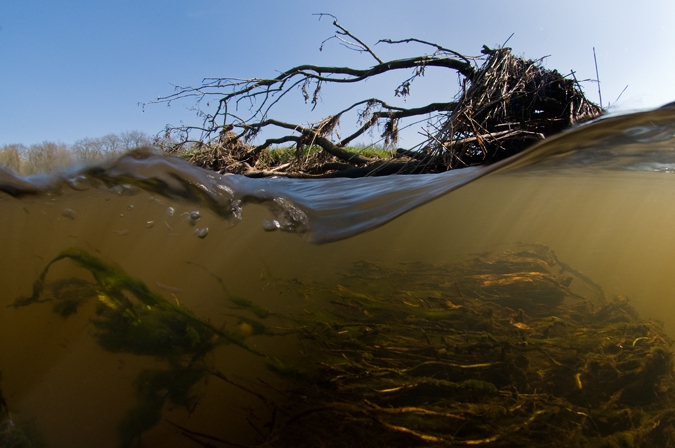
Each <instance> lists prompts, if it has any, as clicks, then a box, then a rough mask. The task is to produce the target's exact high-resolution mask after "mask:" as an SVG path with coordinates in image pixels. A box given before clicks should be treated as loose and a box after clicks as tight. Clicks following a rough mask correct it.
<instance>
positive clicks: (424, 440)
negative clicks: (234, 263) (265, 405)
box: [263, 245, 675, 448]
mask: <svg viewBox="0 0 675 448" xmlns="http://www.w3.org/2000/svg"><path fill="white" fill-rule="evenodd" d="M286 287H287V288H288V289H291V290H295V291H296V292H297V293H298V294H304V295H305V296H306V297H309V298H311V299H312V301H314V302H315V303H316V306H315V309H309V307H308V309H307V310H306V313H305V314H303V315H301V316H299V317H296V318H295V322H296V325H297V327H298V332H299V336H300V337H301V338H302V342H303V346H304V353H305V355H306V359H305V360H304V362H305V366H306V365H307V364H306V363H307V362H309V363H311V364H312V365H313V368H312V369H306V368H305V369H304V370H303V369H293V368H292V366H286V371H287V374H288V375H289V376H292V377H293V378H294V380H295V385H296V388H295V389H292V390H289V391H288V392H287V401H286V402H285V403H283V404H280V405H279V409H278V413H277V420H276V422H275V425H274V427H273V429H272V430H271V431H270V434H269V436H268V438H267V440H266V442H265V443H264V444H263V445H264V446H274V447H291V446H293V447H314V446H322V447H351V446H360V447H364V446H366V447H410V446H434V447H440V446H448V447H450V446H469V445H470V446H474V445H481V446H490V447H550V446H555V447H608V448H609V447H611V448H618V447H626V448H627V447H653V446H659V447H670V446H675V378H674V377H673V361H672V358H673V353H672V350H671V348H670V347H671V344H672V341H671V339H669V338H668V337H667V336H666V335H665V334H664V332H663V331H662V329H661V326H660V325H659V324H658V323H656V322H652V321H646V320H641V319H640V318H639V316H638V315H637V313H636V312H635V311H634V309H633V308H632V307H631V306H630V304H629V303H628V300H627V299H626V298H625V297H616V298H613V299H608V298H607V297H605V294H604V292H603V290H602V288H601V287H600V286H599V285H597V284H595V283H594V282H593V281H592V280H591V279H589V278H588V277H586V276H585V275H584V274H582V273H581V272H578V271H575V270H574V269H573V268H572V267H570V266H568V265H567V264H565V263H564V262H562V261H560V260H558V258H557V257H556V255H555V253H554V252H552V251H551V250H549V249H548V248H547V247H545V246H543V245H522V246H519V247H516V248H515V249H513V250H507V251H504V252H501V253H490V254H480V255H476V256H472V257H468V258H467V259H466V260H464V261H462V262H460V263H456V264H452V265H450V264H448V265H430V264H423V263H402V264H400V265H398V266H394V267H391V266H385V265H382V264H376V263H369V262H360V263H357V264H355V265H354V266H352V268H351V269H350V270H348V271H347V272H346V273H344V275H343V276H342V280H341V282H340V284H338V285H326V284H321V283H317V282H300V281H294V282H288V283H287V285H286ZM277 372H279V373H280V374H284V371H283V370H282V369H277Z"/></svg>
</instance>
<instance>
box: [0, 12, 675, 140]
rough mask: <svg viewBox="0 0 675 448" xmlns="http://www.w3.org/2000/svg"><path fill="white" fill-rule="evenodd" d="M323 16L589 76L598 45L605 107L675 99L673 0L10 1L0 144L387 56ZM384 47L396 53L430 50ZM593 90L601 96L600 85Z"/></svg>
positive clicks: (421, 86)
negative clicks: (503, 52)
mask: <svg viewBox="0 0 675 448" xmlns="http://www.w3.org/2000/svg"><path fill="white" fill-rule="evenodd" d="M318 12H329V13H332V14H334V15H336V16H337V17H338V18H339V20H340V23H341V24H342V25H344V26H346V27H347V28H349V29H350V30H351V31H353V32H354V33H355V34H357V35H358V36H359V37H361V38H362V39H363V40H364V41H366V42H367V43H369V44H374V43H375V42H376V41H377V40H378V39H381V38H392V39H402V38H407V37H417V38H420V39H424V40H428V41H434V42H437V43H439V44H442V45H444V46H446V47H449V48H453V49H456V50H457V51H459V52H462V53H464V54H468V55H477V54H478V53H479V52H480V49H481V46H482V45H483V44H487V45H489V46H495V45H497V44H501V43H503V42H504V41H505V40H506V39H507V38H508V37H509V36H510V35H511V34H512V33H514V35H513V37H512V38H511V40H510V41H509V42H508V46H510V47H512V48H513V50H514V52H515V53H516V54H518V55H522V56H525V57H527V58H539V57H542V56H547V55H550V56H549V57H548V58H547V59H546V60H545V66H546V67H548V68H554V69H557V70H559V71H560V72H569V70H570V69H574V70H575V71H576V72H577V77H578V78H579V79H582V78H594V77H595V69H594V64H593V47H595V48H596V52H597V58H598V64H599V70H600V79H601V81H602V95H603V102H604V103H605V104H606V103H607V102H608V101H609V102H611V103H615V100H616V98H617V96H618V95H619V94H620V93H621V91H622V90H623V88H624V87H625V86H626V85H628V89H627V90H626V92H625V93H624V94H623V96H622V97H621V99H620V100H619V101H618V102H616V103H615V104H614V105H615V107H616V109H615V110H618V111H626V110H636V109H645V108H651V107H657V106H659V105H662V104H664V103H667V102H670V101H674V100H675V82H673V81H672V80H673V78H674V74H675V26H674V25H673V24H675V2H673V1H672V0H655V1H645V2H642V4H640V5H639V4H638V2H636V1H634V0H631V1H624V0H612V1H610V0H607V1H605V0H598V1H593V0H586V1H577V0H567V1H565V2H553V1H545V0H531V1H530V0H517V1H503V0H502V1H480V0H476V1H471V2H467V1H462V2H459V1H451V0H445V1H441V0H414V1H410V0H408V1H400V0H386V1H380V0H375V1H364V0H361V1H352V0H341V1H322V0H313V1H309V0H300V1H295V0H294V1H280V0H277V1H272V0H267V1H263V0H251V1H245V2H234V1H229V0H163V1H158V0H134V1H126V0H115V1H109V0H0V145H5V144H11V143H23V144H26V145H30V144H33V143H38V142H42V141H45V140H50V141H60V142H64V143H73V142H74V141H75V140H78V139H80V138H85V137H100V136H103V135H105V134H108V133H118V132H123V131H130V130H140V131H145V132H147V133H149V134H154V133H157V132H159V131H161V130H162V129H163V128H164V126H165V125H166V124H168V123H171V124H174V125H175V124H180V123H181V121H182V122H184V123H190V124H197V123H198V119H197V118H196V117H195V115H194V113H193V112H191V111H190V110H189V106H191V105H192V104H191V103H189V102H185V103H180V102H178V103H173V104H172V105H171V107H167V106H166V105H150V106H147V107H146V108H145V111H143V110H142V108H141V107H139V106H138V103H139V102H147V101H151V100H153V99H155V98H157V97H158V96H160V95H167V94H170V93H171V92H172V84H181V85H196V84H198V83H199V82H200V81H201V79H202V78H203V77H213V76H232V77H254V76H255V77H271V76H275V75H276V73H277V72H278V71H283V70H285V69H287V68H290V67H291V66H294V65H297V64H301V63H315V64H323V65H338V64H345V65H351V66H355V67H368V66H370V65H372V64H373V60H372V59H369V58H368V57H367V56H365V55H360V54H357V53H355V52H350V51H348V50H346V49H344V48H342V47H341V46H339V45H337V44H335V43H334V42H333V43H329V44H328V45H327V47H326V48H324V51H322V52H319V46H320V44H321V41H323V40H324V39H325V38H327V37H329V36H330V35H331V34H332V33H333V31H334V29H333V27H332V25H331V22H330V21H329V20H325V19H324V20H321V21H319V20H318V19H317V17H315V16H312V13H318ZM374 48H375V49H376V51H377V52H378V53H379V55H380V57H381V58H383V59H393V58H399V57H407V56H412V55H415V54H420V53H424V52H425V51H427V52H428V50H427V49H425V48H421V47H415V46H411V45H408V46H401V47H398V48H392V47H390V46H384V45H378V46H376V47H374ZM398 79H401V78H398ZM455 85H456V78H452V79H449V80H448V79H447V78H444V77H442V76H441V75H439V74H434V73H428V76H427V77H426V79H424V80H422V81H416V82H415V84H413V91H412V93H413V97H412V98H411V99H410V100H409V102H408V105H410V106H412V105H416V104H419V103H423V102H426V101H440V100H450V99H451V98H452V96H453V94H454V88H455ZM395 87H396V82H395V79H393V78H389V79H385V80H383V81H371V82H369V83H367V84H366V85H364V86H362V87H359V88H357V89H354V90H353V91H352V90H345V89H338V88H336V89H332V88H330V87H327V88H325V90H324V95H323V98H322V100H323V101H322V104H320V107H319V108H318V111H317V112H316V113H314V114H311V113H309V107H306V106H304V104H302V101H300V100H299V99H296V100H292V101H290V102H289V103H288V104H286V105H284V106H283V107H282V108H281V109H279V112H280V114H281V117H282V118H288V119H293V120H296V121H298V122H303V121H308V120H312V119H315V118H318V116H319V115H325V114H327V113H330V111H334V110H336V109H337V107H338V104H339V106H343V105H346V104H349V103H350V102H351V101H355V100H357V99H359V97H365V96H368V97H369V96H380V97H382V99H384V100H388V101H390V100H392V97H393V95H392V93H393V90H394V88H395ZM586 92H587V95H588V96H589V97H590V98H591V99H593V100H597V92H596V87H595V85H593V84H587V85H586ZM401 143H402V146H405V143H406V142H405V141H403V142H401Z"/></svg>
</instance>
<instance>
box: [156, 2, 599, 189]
mask: <svg viewBox="0 0 675 448" xmlns="http://www.w3.org/2000/svg"><path fill="white" fill-rule="evenodd" d="M319 16H320V17H323V16H326V14H321V15H319ZM330 17H331V18H332V19H333V26H334V27H336V28H337V31H336V32H335V34H334V35H333V36H332V37H331V38H329V39H326V40H325V41H324V42H323V43H322V47H323V45H324V44H325V43H326V42H327V41H328V40H331V39H336V40H338V41H340V42H341V43H342V44H343V45H345V46H347V47H348V48H350V49H352V50H355V51H358V52H363V53H366V54H368V55H369V56H370V57H372V58H373V59H374V60H375V62H376V64H375V65H373V66H371V67H369V68H364V69H356V68H351V67H337V66H336V67H330V66H318V65H298V66H296V67H293V68H291V69H289V70H286V71H284V72H282V73H281V74H279V75H278V76H276V77H274V78H250V79H243V80H242V79H236V78H206V79H204V80H203V82H202V84H201V85H199V86H196V87H180V86H179V87H177V88H176V91H175V92H174V93H173V94H171V95H168V96H165V97H161V98H159V99H158V100H157V102H166V103H170V102H172V101H176V100H181V99H186V98H187V99H194V100H195V101H196V103H197V107H196V110H197V111H198V114H199V116H200V117H201V119H202V123H201V125H197V126H190V125H186V126H180V127H167V129H166V135H167V137H171V138H173V140H174V141H176V142H177V143H176V144H174V145H173V146H172V147H170V148H168V152H170V153H173V154H177V155H181V156H183V157H186V158H188V159H189V160H190V161H191V162H193V163H195V164H197V165H200V166H202V167H205V168H208V169H212V170H215V171H219V172H221V173H225V172H231V173H240V174H247V175H250V176H264V175H295V176H298V175H299V176H317V175H318V176H338V175H342V176H363V175H382V174H392V173H429V172H442V171H446V170H450V169H456V168H462V167H464V166H469V165H476V164H486V163H493V162H495V161H497V160H501V159H503V158H506V157H508V156H511V155H513V154H515V153H517V152H519V151H521V150H523V149H525V148H526V147H527V146H529V145H530V144H532V143H533V142H536V141H538V140H541V139H544V138H546V137H547V136H549V135H552V134H555V133H557V132H560V131H561V130H563V129H565V128H567V127H569V126H571V125H573V124H576V123H579V122H582V121H585V120H588V119H590V118H594V117H597V116H599V115H600V114H601V112H602V109H601V108H600V107H598V106H597V105H595V104H593V103H592V102H590V101H588V100H587V99H586V98H585V96H584V94H583V91H582V90H581V87H580V85H579V82H578V81H577V80H576V77H575V76H574V73H573V72H572V73H571V75H570V76H563V75H561V74H560V73H558V72H557V71H555V70H548V69H545V68H544V67H543V66H542V65H541V60H537V61H533V60H525V59H522V58H519V57H516V56H514V55H513V54H512V52H511V49H510V48H507V47H502V48H496V49H492V48H489V47H487V46H483V49H482V51H481V55H480V56H465V55H462V54H460V53H458V52H456V51H454V50H451V49H449V48H445V47H443V46H441V45H439V44H436V43H433V42H427V41H423V40H420V39H415V38H409V39H403V40H390V39H386V40H380V41H378V42H377V44H389V45H400V44H407V43H416V44H420V45H423V46H424V47H426V48H431V49H433V50H434V51H433V53H432V54H431V55H423V56H417V57H412V58H404V59H395V60H391V61H384V60H382V59H381V58H380V57H379V56H378V55H377V54H376V53H375V52H374V50H373V49H372V48H371V47H370V46H368V45H367V44H366V43H364V42H363V41H362V40H361V39H359V38H358V37H357V36H355V35H354V34H352V33H351V32H350V31H349V30H347V29H346V28H345V27H343V26H342V25H340V24H339V23H338V21H337V19H336V18H335V17H333V16H330ZM428 68H434V69H442V70H451V71H453V72H456V74H457V75H458V76H459V87H460V92H459V94H457V96H456V98H454V99H452V100H451V101H446V102H438V103H436V102H435V103H430V104H426V105H424V106H421V107H410V108H406V107H399V106H395V105H392V104H389V103H387V102H385V101H384V100H382V99H379V98H367V99H362V100H359V101H357V102H355V103H353V104H351V105H349V106H348V107H346V108H343V109H342V110H339V111H336V112H335V113H332V114H330V115H328V116H326V117H325V118H323V119H321V120H319V121H316V122H313V123H309V124H304V125H303V124H299V123H293V122H289V121H284V120H280V119H276V118H272V112H273V109H274V108H275V106H277V105H278V104H279V101H281V100H282V99H283V98H284V97H285V96H286V95H288V94H289V93H291V92H292V91H299V92H300V93H301V95H302V96H303V97H304V100H305V103H307V104H309V105H310V106H311V107H312V109H314V108H315V107H316V106H317V103H318V101H319V98H320V94H321V90H322V88H323V87H324V86H325V85H327V84H355V83H359V82H363V81H366V80H369V79H373V78H376V77H378V76H381V75H383V74H385V73H389V72H396V71H401V70H403V71H404V72H407V75H406V78H405V79H404V80H403V81H402V82H400V84H398V86H397V87H396V88H395V89H394V96H395V97H402V98H404V99H405V98H407V97H408V96H409V95H410V94H411V85H412V83H413V81H415V80H416V79H417V78H420V77H423V76H424V74H425V71H426V70H427V69H428ZM411 72H412V73H411ZM214 99H215V101H213V100H214ZM242 102H247V103H248V104H249V105H250V107H249V108H248V110H247V111H246V114H247V115H245V116H244V115H242V114H241V112H239V106H240V105H241V104H242ZM204 104H205V105H206V107H207V108H208V109H209V110H206V109H204V108H202V107H203V105H204ZM212 104H213V106H212ZM352 115H355V116H356V120H355V121H356V128H355V129H354V130H353V131H352V132H351V133H350V134H348V135H346V136H344V137H343V136H341V135H340V133H339V132H338V127H339V126H340V124H341V122H342V121H343V118H345V117H348V116H352ZM421 117H423V118H422V119H421V120H420V118H421ZM402 120H412V121H415V120H417V121H418V124H419V122H421V123H423V124H421V125H420V127H421V132H420V133H421V134H423V135H424V136H425V139H424V141H423V142H422V143H420V144H418V145H416V146H415V147H412V148H397V143H398V135H399V129H400V128H401V124H402ZM374 129H379V130H380V131H381V140H380V145H381V146H382V147H385V148H394V149H395V150H393V151H392V152H391V156H389V157H385V158H382V157H367V156H364V155H363V153H362V151H359V150H353V149H351V148H350V145H353V144H354V143H355V142H357V141H358V139H359V138H360V137H362V136H363V135H364V134H366V133H367V132H371V131H372V130H374ZM279 131H281V132H279ZM273 132H276V133H277V134H281V135H275V136H274V137H265V135H268V134H269V133H273ZM254 142H257V143H255V144H254ZM279 145H287V146H289V145H292V146H293V147H294V149H295V157H294V158H293V159H292V160H288V161H283V162H278V163H276V164H275V163H270V160H271V158H270V157H265V154H269V150H270V148H274V147H278V146H279Z"/></svg>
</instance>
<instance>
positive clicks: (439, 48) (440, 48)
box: [375, 37, 478, 64]
mask: <svg viewBox="0 0 675 448" xmlns="http://www.w3.org/2000/svg"><path fill="white" fill-rule="evenodd" d="M380 42H382V43H384V44H407V43H410V42H417V43H420V44H424V45H429V46H431V47H434V48H436V52H437V53H447V54H451V55H454V56H455V57H457V58H460V59H462V60H463V61H464V62H466V63H467V64H470V63H471V61H470V60H469V58H468V57H467V56H464V55H463V54H461V53H458V52H456V51H455V50H451V49H449V48H445V47H443V46H441V45H438V44H436V43H434V42H427V41H426V40H421V39H415V38H413V37H411V38H409V39H401V40H391V39H380V40H378V41H377V42H376V43H375V45H377V44H379V43H380ZM471 59H474V60H475V59H478V58H475V57H472V58H471Z"/></svg>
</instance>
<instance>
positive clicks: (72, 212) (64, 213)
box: [61, 208, 77, 219]
mask: <svg viewBox="0 0 675 448" xmlns="http://www.w3.org/2000/svg"><path fill="white" fill-rule="evenodd" d="M61 216H65V217H66V218H68V219H75V218H77V213H75V210H73V209H72V208H64V209H63V210H61Z"/></svg>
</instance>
